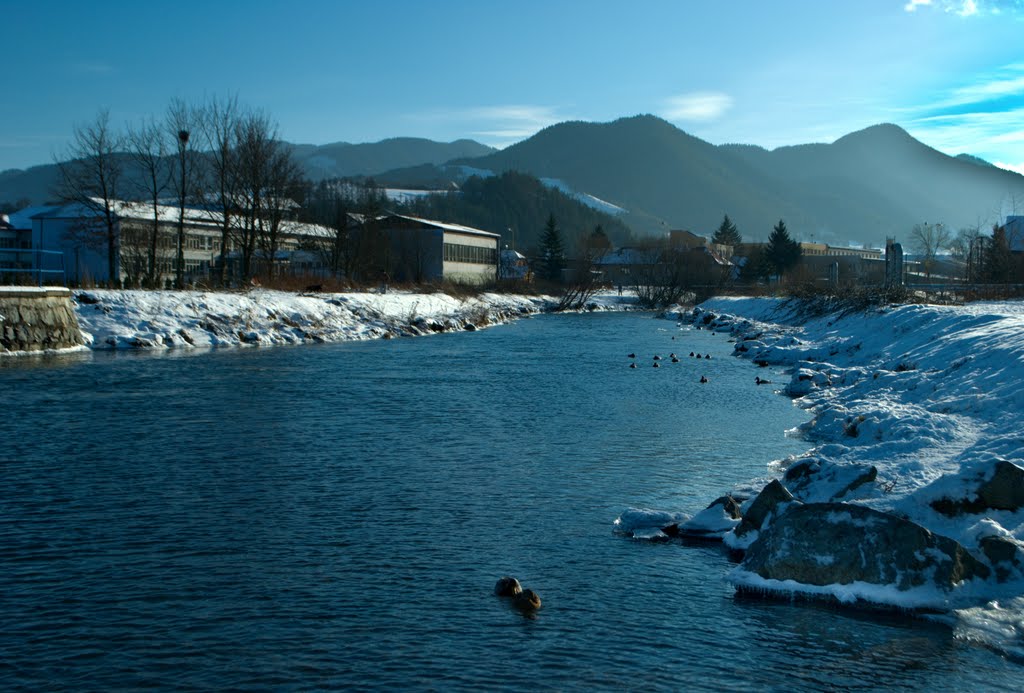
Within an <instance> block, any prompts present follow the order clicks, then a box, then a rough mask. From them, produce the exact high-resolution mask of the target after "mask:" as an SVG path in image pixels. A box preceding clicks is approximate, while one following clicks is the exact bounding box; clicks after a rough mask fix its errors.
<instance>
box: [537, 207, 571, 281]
mask: <svg viewBox="0 0 1024 693" xmlns="http://www.w3.org/2000/svg"><path fill="white" fill-rule="evenodd" d="M540 255H541V261H542V263H543V264H542V267H541V274H542V276H543V277H544V278H545V279H547V280H549V281H553V282H554V281H558V280H560V279H561V278H562V268H563V267H565V250H564V248H563V247H562V235H561V233H559V231H558V222H556V221H555V215H554V214H551V215H550V216H548V223H547V224H545V225H544V235H543V236H541V239H540Z"/></svg>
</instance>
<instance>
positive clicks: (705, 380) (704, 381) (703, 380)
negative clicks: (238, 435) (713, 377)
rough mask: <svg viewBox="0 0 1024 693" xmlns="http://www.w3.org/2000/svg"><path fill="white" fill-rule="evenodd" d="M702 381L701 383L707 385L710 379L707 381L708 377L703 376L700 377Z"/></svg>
mask: <svg viewBox="0 0 1024 693" xmlns="http://www.w3.org/2000/svg"><path fill="white" fill-rule="evenodd" d="M700 381H701V382H702V383H706V382H707V381H708V379H707V378H706V377H704V376H703V375H702V376H701V377H700Z"/></svg>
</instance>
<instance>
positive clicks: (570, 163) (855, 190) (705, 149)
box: [453, 115, 1024, 245]
mask: <svg viewBox="0 0 1024 693" xmlns="http://www.w3.org/2000/svg"><path fill="white" fill-rule="evenodd" d="M453 163H455V164H464V165H467V166H472V167H475V168H478V169H489V170H491V171H507V170H519V171H524V172H528V173H531V174H533V175H535V176H538V177H541V178H557V179H560V180H561V181H563V182H565V183H566V184H567V185H569V186H570V187H572V188H573V189H574V190H576V191H579V192H585V193H589V194H592V195H595V196H597V197H599V198H601V199H603V200H606V201H608V202H611V203H614V204H616V205H618V206H620V207H624V208H626V209H627V210H629V213H628V214H627V215H626V216H624V217H623V220H624V221H625V222H626V223H627V224H630V225H631V226H632V227H633V228H634V229H636V230H638V231H660V230H664V229H665V228H666V227H670V228H686V229H690V230H692V231H694V232H696V233H702V234H710V233H712V232H713V231H714V229H715V228H717V226H718V224H719V223H720V222H721V220H722V217H723V215H725V214H728V215H729V217H730V218H731V219H732V220H733V221H734V222H735V223H736V224H737V225H738V226H739V230H740V233H741V234H743V236H744V237H745V238H747V239H751V240H757V239H765V238H766V237H767V236H768V234H769V233H770V231H771V228H772V226H773V225H774V224H775V223H776V222H777V221H778V220H779V219H780V218H781V219H784V220H785V221H786V225H787V226H788V227H789V229H790V232H791V233H793V234H795V236H796V237H797V238H800V239H802V240H810V239H811V238H813V239H814V240H819V241H825V242H829V243H834V244H846V243H847V242H851V241H852V242H858V243H870V244H872V245H880V244H882V243H884V241H885V238H886V237H887V236H895V237H897V238H900V237H902V238H906V237H907V236H909V233H910V230H911V228H913V226H914V224H916V223H920V222H922V221H931V222H940V221H941V222H943V223H945V224H947V225H950V226H952V227H954V228H960V227H963V226H969V225H975V224H977V223H978V220H979V219H982V220H985V219H990V220H992V221H994V220H995V218H996V215H997V214H998V212H999V209H1000V205H1001V204H1002V202H1003V200H1004V199H1005V198H1006V197H1007V196H1008V195H1016V196H1017V198H1018V199H1020V198H1022V197H1024V176H1020V175H1018V174H1016V173H1012V172H1010V171H1005V170H1003V169H999V168H996V167H994V166H982V165H979V164H978V163H977V162H975V161H969V160H964V159H960V158H956V157H950V156H947V155H945V154H942V153H941V152H938V151H936V150H935V149H932V148H930V147H928V146H926V145H924V144H922V143H921V142H918V141H917V140H915V139H914V138H913V137H911V136H910V135H909V134H908V133H907V132H906V131H904V130H902V129H901V128H899V127H897V126H895V125H889V124H885V125H876V126H872V127H869V128H866V129H864V130H861V131H858V132H854V133H851V134H849V135H846V136H845V137H842V138H840V139H838V140H836V141H835V142H833V143H832V144H807V145H799V146H793V147H780V148H778V149H775V150H771V151H769V150H766V149H763V148H761V147H756V146H751V145H732V144H730V145H718V146H716V145H713V144H710V143H708V142H705V141H703V140H701V139H699V138H697V137H693V136H692V135H689V134H687V133H685V132H683V131H682V130H679V129H678V128H676V127H675V126H673V125H672V124H670V123H668V122H666V121H664V120H661V119H660V118H656V117H654V116H650V115H642V116H635V117H631V118H622V119H620V120H616V121H614V122H611V123H584V122H567V123H560V124H558V125H553V126H551V127H548V128H546V129H544V130H542V131H540V132H538V133H537V134H536V135H534V136H533V137H531V138H529V139H527V140H525V141H523V142H520V143H518V144H515V145H512V146H511V147H508V148H507V149H504V150H501V151H499V152H494V153H492V154H489V155H487V156H484V157H478V158H474V159H461V160H457V161H455V162H453Z"/></svg>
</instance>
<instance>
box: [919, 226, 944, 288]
mask: <svg viewBox="0 0 1024 693" xmlns="http://www.w3.org/2000/svg"><path fill="white" fill-rule="evenodd" d="M951 240H952V233H951V232H950V230H949V229H948V228H947V227H946V225H945V224H941V223H940V224H928V223H924V224H915V225H914V229H913V230H912V231H911V232H910V242H911V243H912V244H913V246H914V249H915V250H917V252H918V253H919V254H920V255H921V257H922V260H921V264H923V265H924V273H925V276H926V277H928V278H929V279H930V278H931V276H932V269H934V267H935V262H936V258H937V257H938V254H939V251H940V250H943V249H945V248H947V247H948V246H949V243H950V241H951Z"/></svg>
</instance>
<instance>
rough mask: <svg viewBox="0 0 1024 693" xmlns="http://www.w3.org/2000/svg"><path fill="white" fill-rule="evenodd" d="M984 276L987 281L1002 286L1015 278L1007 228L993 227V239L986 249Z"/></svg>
mask: <svg viewBox="0 0 1024 693" xmlns="http://www.w3.org/2000/svg"><path fill="white" fill-rule="evenodd" d="M982 276H983V277H984V278H985V281H989V282H993V283H995V284H1002V283H1005V282H1008V281H1010V280H1011V278H1012V276H1013V253H1011V252H1010V239H1009V238H1007V236H1006V227H1005V226H999V225H996V226H993V227H992V239H991V240H990V241H989V242H988V244H987V247H986V248H985V253H984V259H983V270H982Z"/></svg>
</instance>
